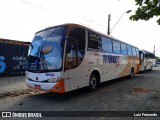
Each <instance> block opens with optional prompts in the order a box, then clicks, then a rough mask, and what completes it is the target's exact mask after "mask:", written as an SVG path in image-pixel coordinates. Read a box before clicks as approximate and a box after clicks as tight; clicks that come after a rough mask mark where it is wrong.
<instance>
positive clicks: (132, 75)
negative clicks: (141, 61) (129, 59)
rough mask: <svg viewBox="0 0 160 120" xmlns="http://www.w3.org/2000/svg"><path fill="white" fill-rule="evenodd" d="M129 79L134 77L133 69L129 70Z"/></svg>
mask: <svg viewBox="0 0 160 120" xmlns="http://www.w3.org/2000/svg"><path fill="white" fill-rule="evenodd" d="M130 77H131V78H133V77H134V68H131V74H130Z"/></svg>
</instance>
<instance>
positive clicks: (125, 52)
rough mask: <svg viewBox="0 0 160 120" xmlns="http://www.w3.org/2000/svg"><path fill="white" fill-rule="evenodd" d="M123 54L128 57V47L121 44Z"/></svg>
mask: <svg viewBox="0 0 160 120" xmlns="http://www.w3.org/2000/svg"><path fill="white" fill-rule="evenodd" d="M121 53H122V54H124V55H127V45H126V44H124V43H121Z"/></svg>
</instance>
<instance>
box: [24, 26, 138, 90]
mask: <svg viewBox="0 0 160 120" xmlns="http://www.w3.org/2000/svg"><path fill="white" fill-rule="evenodd" d="M138 72H139V49H138V48H137V47H135V46H132V45H130V44H127V43H125V42H122V41H120V40H117V39H115V38H112V37H110V36H107V35H104V34H101V33H99V32H96V31H94V30H92V29H89V28H87V27H85V26H82V25H78V24H63V25H59V26H54V27H50V28H47V29H44V30H41V31H39V32H37V33H35V36H34V38H33V41H32V43H31V45H30V48H29V53H28V70H27V71H26V77H27V79H26V84H27V86H28V87H31V88H35V89H41V90H45V91H51V92H56V93H64V92H68V91H71V90H75V89H79V88H82V87H86V86H89V88H90V89H91V90H95V89H96V88H97V86H98V85H99V84H100V83H102V82H105V81H108V80H112V79H115V78H120V77H124V76H131V77H134V74H135V73H138Z"/></svg>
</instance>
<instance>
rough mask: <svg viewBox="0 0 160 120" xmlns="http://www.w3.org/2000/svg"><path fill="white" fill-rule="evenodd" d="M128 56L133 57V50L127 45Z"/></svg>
mask: <svg viewBox="0 0 160 120" xmlns="http://www.w3.org/2000/svg"><path fill="white" fill-rule="evenodd" d="M127 51H128V55H132V49H131V46H130V45H127Z"/></svg>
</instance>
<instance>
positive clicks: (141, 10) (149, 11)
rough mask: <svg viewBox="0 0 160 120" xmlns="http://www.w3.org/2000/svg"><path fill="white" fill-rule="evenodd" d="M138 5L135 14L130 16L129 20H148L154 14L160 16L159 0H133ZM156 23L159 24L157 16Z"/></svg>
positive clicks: (159, 19) (159, 20)
mask: <svg viewBox="0 0 160 120" xmlns="http://www.w3.org/2000/svg"><path fill="white" fill-rule="evenodd" d="M135 2H136V5H137V6H138V8H137V10H136V12H135V15H132V16H130V20H133V21H138V20H145V21H147V20H149V19H151V18H153V17H154V16H156V17H159V16H160V0H135ZM157 23H158V25H160V17H159V18H157Z"/></svg>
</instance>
